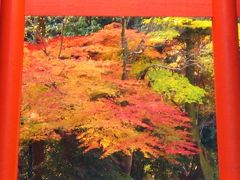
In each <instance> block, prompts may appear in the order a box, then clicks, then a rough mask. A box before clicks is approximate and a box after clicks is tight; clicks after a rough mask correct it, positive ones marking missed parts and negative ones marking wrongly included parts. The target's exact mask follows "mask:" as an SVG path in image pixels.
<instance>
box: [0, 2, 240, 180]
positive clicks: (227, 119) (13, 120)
mask: <svg viewBox="0 0 240 180" xmlns="http://www.w3.org/2000/svg"><path fill="white" fill-rule="evenodd" d="M25 1H26V3H25ZM237 1H239V3H240V0H118V1H115V0H0V8H1V9H0V10H1V12H0V179H1V180H15V179H17V171H18V170H17V162H18V161H17V159H18V143H19V140H18V139H19V135H18V129H19V127H18V126H19V114H20V113H19V110H20V108H19V107H20V92H21V91H20V90H21V73H22V59H23V36H24V16H25V15H76V16H184V17H186V16H191V17H201V16H207V17H212V19H213V42H214V59H215V87H216V102H217V103H216V104H217V132H218V154H219V156H218V157H219V165H220V179H222V180H239V179H240V143H239V142H238V140H240V108H239V107H240V106H239V103H240V77H239V76H240V60H239V58H238V36H237V30H238V29H237V17H238V15H240V8H239V9H238V10H237V7H240V4H239V6H238V5H237V3H238V2H237ZM25 4H26V5H25Z"/></svg>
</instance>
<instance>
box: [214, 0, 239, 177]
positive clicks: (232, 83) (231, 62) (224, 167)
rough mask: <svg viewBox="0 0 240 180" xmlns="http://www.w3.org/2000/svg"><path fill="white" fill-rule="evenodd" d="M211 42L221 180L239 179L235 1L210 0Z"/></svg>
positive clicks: (237, 60) (237, 63)
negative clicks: (211, 6)
mask: <svg viewBox="0 0 240 180" xmlns="http://www.w3.org/2000/svg"><path fill="white" fill-rule="evenodd" d="M213 2H214V3H213V40H214V58H215V86H216V104H217V134H218V156H219V167H220V179H221V180H231V179H232V180H235V179H236V180H237V179H240V143H239V140H240V136H239V135H240V134H239V132H240V109H239V107H240V105H239V102H240V79H239V77H240V59H239V55H238V35H237V12H236V0H213Z"/></svg>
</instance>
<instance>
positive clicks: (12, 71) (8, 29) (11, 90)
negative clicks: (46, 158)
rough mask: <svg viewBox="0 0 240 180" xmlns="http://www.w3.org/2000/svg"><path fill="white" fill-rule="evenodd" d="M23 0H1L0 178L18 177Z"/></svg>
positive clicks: (5, 179) (8, 179)
mask: <svg viewBox="0 0 240 180" xmlns="http://www.w3.org/2000/svg"><path fill="white" fill-rule="evenodd" d="M23 35H24V0H1V11H0V179H1V180H16V179H17V167H18V165H17V162H18V138H19V135H18V126H19V109H20V108H19V107H20V99H19V97H20V89H21V73H22V72H21V71H22V59H23Z"/></svg>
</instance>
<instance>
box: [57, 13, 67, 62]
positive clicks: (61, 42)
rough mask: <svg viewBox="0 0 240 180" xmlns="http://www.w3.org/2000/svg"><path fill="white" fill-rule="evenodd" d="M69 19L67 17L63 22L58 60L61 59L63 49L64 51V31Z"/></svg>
mask: <svg viewBox="0 0 240 180" xmlns="http://www.w3.org/2000/svg"><path fill="white" fill-rule="evenodd" d="M67 20H68V18H67V17H65V18H64V19H63V21H62V29H61V40H60V48H59V53H58V59H61V54H62V49H63V40H64V30H65V26H66V23H67Z"/></svg>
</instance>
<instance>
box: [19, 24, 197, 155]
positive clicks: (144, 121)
mask: <svg viewBox="0 0 240 180" xmlns="http://www.w3.org/2000/svg"><path fill="white" fill-rule="evenodd" d="M113 27H114V25H113ZM110 31H112V32H111V33H110ZM114 33H116V34H118V33H119V34H118V36H117V37H120V30H119V28H116V27H115V28H111V26H109V27H107V28H105V30H102V31H100V32H98V33H96V34H93V35H91V36H88V37H75V38H68V40H67V41H66V42H65V45H64V53H63V54H64V55H65V56H66V59H65V60H58V59H56V54H57V51H58V49H59V47H58V46H57V44H59V40H58V39H54V40H51V41H50V42H49V43H48V49H49V50H50V53H49V56H48V57H47V56H46V55H45V54H44V53H43V52H42V51H41V50H38V49H36V48H34V49H33V46H30V45H28V46H27V47H28V48H26V52H25V63H24V72H23V99H22V113H21V117H22V127H21V139H22V141H30V140H47V139H59V138H61V136H62V134H64V133H73V134H76V135H77V137H78V139H79V142H80V143H81V146H82V147H84V148H86V150H85V151H86V152H88V151H90V150H92V149H95V148H98V149H101V150H102V151H103V155H102V157H106V156H109V155H111V154H113V153H115V152H119V151H121V152H123V153H125V154H131V153H132V152H134V151H136V150H140V151H142V152H143V153H144V154H145V156H146V157H149V156H153V157H159V156H162V157H164V158H167V159H170V157H171V156H172V155H178V154H180V155H190V154H195V153H197V152H198V148H197V147H196V146H195V144H194V143H193V142H192V140H191V135H190V132H189V129H190V128H191V124H190V119H189V118H187V117H186V116H185V114H184V113H183V112H181V111H180V110H179V109H178V108H176V107H173V106H171V105H168V104H166V103H164V102H163V100H162V98H161V97H160V96H159V95H158V94H156V93H154V92H153V91H151V90H150V89H149V88H148V86H147V84H146V83H145V82H139V81H137V80H135V79H134V78H130V79H129V80H126V81H122V80H120V79H121V78H120V77H121V61H119V59H120V57H119V50H120V48H119V46H120V43H119V42H120V39H118V40H116V39H115V35H114ZM128 34H129V36H130V44H131V43H132V44H133V45H134V44H136V42H139V41H138V39H134V38H133V39H131V34H132V37H139V38H141V36H142V34H138V33H136V32H135V31H133V30H129V31H128ZM111 38H112V39H111ZM97 41H98V43H97ZM100 47H101V48H100ZM99 49H100V50H99ZM93 50H94V51H95V54H94V55H96V54H97V56H95V57H97V58H96V59H95V60H93V59H92V58H90V57H89V54H91V53H90V52H92V51H93ZM84 52H85V53H87V54H88V55H87V56H84V55H83V54H84ZM106 54H107V56H108V57H111V58H113V57H117V59H107V58H105V57H106ZM113 54H114V55H113ZM76 57H78V58H77V59H78V60H76ZM96 60H97V61H96Z"/></svg>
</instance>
